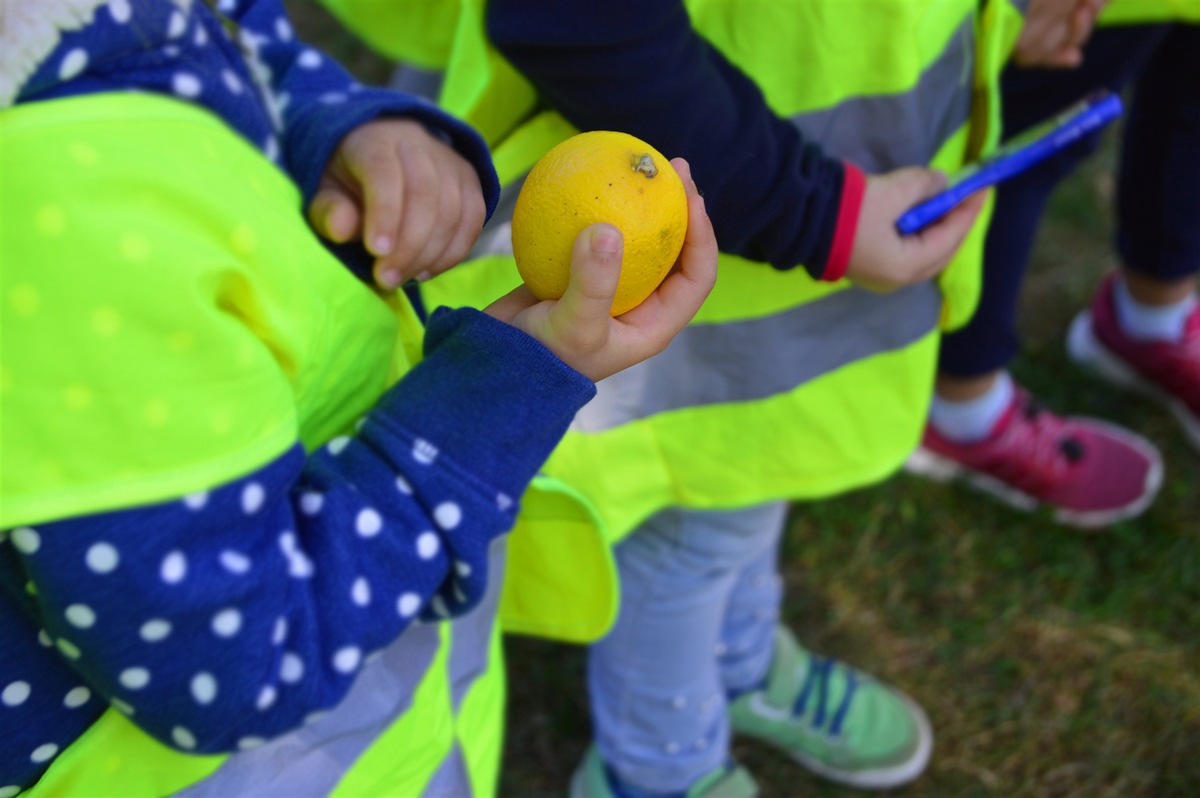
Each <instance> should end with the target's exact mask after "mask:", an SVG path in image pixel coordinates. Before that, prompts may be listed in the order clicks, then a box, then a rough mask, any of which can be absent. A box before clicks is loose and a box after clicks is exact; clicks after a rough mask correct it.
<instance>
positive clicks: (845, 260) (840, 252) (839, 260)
mask: <svg viewBox="0 0 1200 798" xmlns="http://www.w3.org/2000/svg"><path fill="white" fill-rule="evenodd" d="M845 168H846V177H845V180H844V181H843V183H842V201H841V202H840V203H839V204H838V221H837V227H836V228H835V229H834V231H833V246H832V247H830V248H829V261H828V262H827V263H826V264H825V271H824V273H822V274H821V279H822V280H825V281H827V282H831V283H832V282H835V281H837V280H840V279H842V277H843V276H845V274H846V267H847V266H849V265H850V250H851V249H853V248H854V234H855V233H856V232H857V231H858V216H859V213H860V212H861V211H862V200H863V194H865V193H866V191H867V178H866V176H865V175H864V174H863V173H862V170H861V169H859V168H858V167H857V166H855V165H854V164H852V163H848V162H847V163H845Z"/></svg>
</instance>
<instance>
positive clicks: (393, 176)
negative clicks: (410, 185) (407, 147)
mask: <svg viewBox="0 0 1200 798" xmlns="http://www.w3.org/2000/svg"><path fill="white" fill-rule="evenodd" d="M350 166H351V169H352V170H353V172H354V176H355V177H356V178H357V179H358V182H359V185H360V186H361V187H362V189H361V190H362V195H363V198H362V205H363V209H362V215H363V245H364V246H365V247H366V248H367V251H368V252H370V253H371V254H372V255H374V256H375V257H377V258H382V257H386V256H387V255H389V254H391V252H392V250H393V249H394V248H395V246H396V237H397V227H398V226H399V222H400V214H401V213H402V212H403V211H404V190H405V179H404V178H405V175H404V172H403V170H402V169H401V168H400V162H399V161H398V160H397V159H396V157H395V156H394V154H392V153H391V152H389V151H388V150H387V148H385V147H376V148H374V150H373V151H372V152H371V153H370V154H368V155H366V156H364V157H363V158H361V159H356V160H355V161H354V162H353V163H352V164H350Z"/></svg>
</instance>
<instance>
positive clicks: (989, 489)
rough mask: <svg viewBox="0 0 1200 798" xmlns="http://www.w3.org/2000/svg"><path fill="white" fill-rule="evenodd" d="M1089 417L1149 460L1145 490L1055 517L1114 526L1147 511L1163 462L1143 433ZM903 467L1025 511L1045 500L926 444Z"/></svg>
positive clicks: (1080, 524)
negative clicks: (1113, 503) (1120, 501)
mask: <svg viewBox="0 0 1200 798" xmlns="http://www.w3.org/2000/svg"><path fill="white" fill-rule="evenodd" d="M1086 420H1087V422H1088V423H1089V424H1093V425H1095V426H1097V427H1099V428H1101V429H1103V430H1105V431H1106V432H1107V433H1108V434H1109V435H1111V436H1112V437H1114V438H1117V439H1118V440H1120V441H1122V442H1123V443H1125V444H1126V445H1127V446H1129V447H1131V448H1133V449H1136V450H1137V451H1138V452H1139V453H1140V454H1141V455H1142V456H1143V457H1145V458H1146V459H1147V460H1149V461H1150V469H1149V470H1148V471H1147V472H1146V479H1145V481H1144V482H1143V483H1142V493H1141V495H1139V496H1138V498H1137V499H1135V500H1134V501H1132V502H1130V503H1129V504H1126V505H1123V506H1121V507H1114V508H1112V509H1109V510H1068V509H1066V508H1063V507H1057V508H1055V510H1054V515H1053V518H1054V520H1055V521H1056V522H1057V523H1059V524H1062V525H1063V526H1070V527H1076V528H1078V529H1099V528H1101V527H1106V526H1111V525H1112V524H1115V523H1116V522H1118V521H1124V520H1126V519H1128V518H1134V517H1136V516H1138V515H1141V514H1142V513H1143V512H1145V511H1146V508H1148V507H1149V506H1150V505H1151V504H1152V503H1153V502H1154V497H1155V496H1156V495H1157V494H1158V490H1159V488H1161V487H1162V481H1163V464H1162V456H1161V455H1160V454H1159V452H1158V450H1157V449H1155V448H1154V447H1153V446H1151V445H1150V444H1148V443H1147V442H1146V441H1145V440H1144V439H1142V438H1141V437H1139V436H1136V435H1133V434H1132V433H1129V432H1127V431H1125V430H1123V429H1121V428H1120V427H1117V426H1114V425H1112V424H1109V423H1107V422H1104V421H1101V420H1099V419H1095V418H1086ZM904 468H905V470H906V471H908V472H909V473H911V474H917V475H918V476H923V477H926V478H928V479H932V480H933V481H934V482H941V483H948V482H955V481H961V482H964V483H965V484H967V485H970V486H971V487H973V488H975V489H977V490H979V491H982V492H984V493H987V494H990V495H991V496H994V497H995V498H997V499H999V500H1000V501H1002V502H1004V503H1005V504H1007V505H1008V506H1009V507H1012V508H1014V509H1017V510H1021V511H1023V512H1033V511H1034V510H1036V509H1037V508H1038V507H1040V506H1041V505H1042V504H1043V502H1041V501H1040V500H1039V499H1038V498H1037V497H1036V496H1031V495H1029V494H1028V493H1025V492H1024V491H1022V490H1018V489H1016V488H1014V487H1013V486H1012V485H1009V484H1008V483H1006V482H1002V481H1001V480H999V479H996V478H995V477H993V476H991V475H990V474H985V473H984V472H982V471H976V470H975V469H973V468H968V467H967V466H964V465H962V464H961V463H957V462H955V461H954V460H951V459H949V458H947V457H942V456H941V455H939V454H936V453H934V452H931V451H929V450H928V449H925V448H919V449H917V450H916V451H915V452H913V453H912V454H911V455H910V456H909V458H908V461H907V462H906V463H905V464H904Z"/></svg>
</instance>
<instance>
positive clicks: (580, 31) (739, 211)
mask: <svg viewBox="0 0 1200 798" xmlns="http://www.w3.org/2000/svg"><path fill="white" fill-rule="evenodd" d="M487 29H488V34H489V37H490V38H491V40H492V41H493V43H494V44H495V45H496V47H497V48H498V49H499V50H500V51H501V52H502V53H503V54H504V56H506V57H507V58H508V59H509V60H510V61H511V62H512V63H513V65H514V66H516V67H517V69H519V70H520V71H521V72H522V73H523V74H524V75H525V76H526V77H527V78H528V79H529V80H530V82H531V83H533V85H534V86H535V87H536V88H537V90H538V91H539V92H540V93H541V94H542V96H543V97H544V98H545V99H546V101H547V102H548V103H549V105H550V106H551V107H553V108H555V109H556V110H558V111H559V112H560V113H562V115H563V116H564V117H566V118H567V119H568V120H569V121H570V122H571V123H572V124H574V125H575V126H576V127H579V128H581V129H583V130H597V129H600V130H622V131H625V132H627V133H631V134H633V135H635V136H638V137H639V138H642V139H644V140H645V141H647V142H649V143H650V144H651V145H653V146H654V147H656V148H657V149H659V150H660V151H661V152H663V153H664V154H665V155H667V156H668V157H675V156H682V157H683V158H686V159H687V160H688V163H689V164H690V165H691V168H692V175H693V177H694V178H695V180H696V185H697V186H699V187H700V190H701V191H702V193H703V194H704V197H705V202H706V205H707V208H708V213H709V216H710V217H711V218H712V220H713V225H714V227H715V229H716V233H717V240H718V241H720V242H721V249H722V251H725V252H729V253H733V254H736V255H741V256H743V257H747V258H750V259H753V260H758V261H764V262H767V263H770V264H771V265H772V266H774V267H776V268H778V269H791V268H793V267H795V266H797V265H799V264H803V265H804V266H805V267H806V268H807V269H808V270H809V272H810V273H812V274H813V275H814V276H818V277H819V276H820V275H821V274H822V273H823V271H824V267H825V263H826V261H827V260H828V259H829V254H830V250H831V247H832V244H833V239H834V232H835V230H836V228H837V223H838V213H839V204H840V198H841V190H842V182H843V177H844V171H843V167H842V164H841V162H840V161H838V160H836V159H833V158H830V157H828V156H826V155H825V154H824V153H823V152H822V151H821V150H820V149H819V148H818V147H817V146H816V145H815V144H813V143H810V142H807V141H805V139H804V138H803V137H802V136H801V134H800V132H799V131H798V130H797V129H796V127H795V126H794V125H793V124H792V123H791V122H789V121H787V120H784V119H781V118H779V117H778V116H776V115H775V114H774V113H773V112H772V111H771V110H770V108H769V107H768V106H767V104H766V101H765V100H764V98H763V96H762V92H761V91H760V90H759V88H758V87H757V86H756V85H755V84H754V82H753V81H751V80H750V79H749V78H748V77H747V76H746V75H745V74H744V73H742V72H741V71H740V70H738V69H737V67H735V66H734V65H733V64H731V63H730V62H729V61H728V60H727V59H726V58H725V57H724V56H722V55H721V53H719V52H718V51H717V50H716V49H714V48H713V47H712V45H710V44H709V43H708V42H707V41H705V40H704V39H703V38H701V37H700V36H699V35H698V34H697V33H696V32H695V30H693V28H692V25H691V20H690V19H689V17H688V14H687V11H686V9H685V8H684V4H683V2H682V0H605V2H603V3H544V2H539V0H491V1H490V2H489V3H488V7H487ZM854 212H855V213H857V208H855V209H854Z"/></svg>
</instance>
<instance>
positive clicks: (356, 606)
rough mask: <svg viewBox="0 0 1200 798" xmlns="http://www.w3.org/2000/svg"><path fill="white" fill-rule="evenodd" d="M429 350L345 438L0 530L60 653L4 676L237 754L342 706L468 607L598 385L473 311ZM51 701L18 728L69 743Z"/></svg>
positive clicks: (8, 579)
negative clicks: (527, 493) (147, 499)
mask: <svg viewBox="0 0 1200 798" xmlns="http://www.w3.org/2000/svg"><path fill="white" fill-rule="evenodd" d="M426 348H427V353H426V357H425V359H424V360H422V361H421V362H420V363H419V364H418V365H417V366H416V367H415V368H414V369H413V370H412V371H411V372H410V373H409V374H408V375H407V376H406V377H405V378H404V379H402V380H401V381H400V382H399V383H397V385H395V386H394V387H393V388H392V389H391V390H390V391H389V392H388V393H387V394H385V395H384V396H383V397H382V398H381V400H380V402H379V403H377V405H376V406H375V408H374V409H373V410H372V411H371V412H370V413H368V414H367V416H366V417H365V418H364V419H363V420H362V421H361V423H360V424H359V425H358V429H357V431H356V432H355V433H354V434H352V435H348V436H345V437H341V438H336V439H334V440H331V441H329V442H328V443H327V444H326V445H324V446H323V447H321V448H320V449H319V450H317V451H315V452H313V453H311V454H308V455H306V453H305V452H304V451H303V449H302V448H301V447H300V446H299V445H297V446H296V447H294V448H293V449H292V450H291V451H289V452H287V453H285V454H284V455H283V456H281V457H280V458H278V459H277V460H275V461H273V462H271V463H269V464H268V465H267V466H265V467H264V468H262V469H260V470H259V471H258V472H256V473H254V474H251V475H248V476H245V477H242V478H239V479H237V480H234V481H231V482H229V483H227V484H224V485H220V486H216V487H214V488H212V489H211V490H208V491H203V492H200V493H196V494H193V495H190V496H186V497H181V498H180V499H178V500H176V501H171V502H166V503H162V504H159V505H155V506H150V507H141V508H135V509H127V510H122V511H117V512H111V513H103V514H98V515H93V516H87V517H81V518H73V519H65V520H57V521H52V522H48V523H44V524H38V525H34V526H30V527H23V528H19V529H14V530H10V531H8V532H7V533H5V534H4V535H3V536H0V561H5V558H7V562H8V565H7V567H6V568H3V569H0V579H3V581H4V583H5V587H7V588H8V591H7V593H6V595H7V596H8V599H9V602H12V601H13V600H15V599H14V597H19V596H21V595H23V594H22V591H23V590H24V589H25V584H26V582H28V583H30V584H32V585H33V586H35V590H34V592H32V593H29V594H28V595H27V597H26V598H25V600H24V601H23V603H24V604H25V608H26V613H27V614H28V613H32V615H33V618H32V620H33V622H34V623H36V624H37V625H39V626H40V627H42V628H43V629H44V632H45V636H46V642H47V644H50V643H51V642H52V643H53V645H54V647H55V648H56V649H57V654H58V655H57V656H56V655H55V654H54V652H52V651H51V650H50V649H49V648H45V647H40V646H32V645H28V644H26V645H23V646H21V647H19V648H18V649H17V653H18V654H19V655H20V656H16V657H12V658H10V657H9V656H8V655H6V656H5V659H4V664H3V666H0V679H9V678H11V679H12V680H25V681H27V684H28V686H29V692H30V693H36V694H37V695H38V696H48V695H51V694H57V693H64V692H65V691H66V690H69V689H74V687H76V686H79V685H80V684H85V685H86V686H87V688H88V690H89V691H95V692H96V693H97V694H98V695H99V696H100V697H102V698H103V700H104V701H106V702H108V703H110V704H112V705H113V706H115V707H117V708H118V709H119V710H121V711H122V712H124V713H125V714H126V715H128V716H129V717H130V718H131V720H133V721H134V722H135V723H137V724H138V725H139V726H141V727H142V728H143V729H145V730H146V731H147V732H149V733H151V734H153V735H154V736H155V737H156V738H158V739H160V740H162V741H163V742H165V743H167V744H169V745H172V746H175V747H176V748H179V749H182V750H186V751H194V752H215V751H232V750H237V749H238V748H244V747H246V746H252V745H255V744H256V743H258V742H259V741H261V740H263V739H267V738H270V737H273V736H276V735H278V734H281V733H283V732H285V731H287V730H289V729H292V728H294V727H296V726H298V725H300V724H301V723H303V722H304V720H305V718H306V717H307V716H309V715H310V714H311V713H313V712H314V711H317V710H320V709H323V708H328V707H331V706H333V705H334V704H336V703H337V702H338V701H339V700H340V699H341V698H342V696H343V695H345V693H346V691H347V690H348V689H349V688H350V685H351V684H352V682H353V680H354V677H355V675H356V674H357V673H358V671H359V668H360V666H361V664H362V662H363V660H364V658H365V657H367V656H369V655H370V654H371V653H372V652H374V651H377V650H379V649H381V648H383V647H384V646H386V645H388V644H389V643H390V642H392V641H393V640H395V639H396V638H397V637H398V636H399V635H400V634H401V633H402V632H403V631H404V629H405V628H407V627H408V625H409V624H411V623H412V622H413V621H414V620H415V619H418V618H425V619H427V620H436V619H442V618H448V617H452V616H454V615H458V614H461V613H463V612H467V611H469V610H470V609H471V608H472V607H473V606H474V605H475V604H476V603H477V602H478V600H479V598H480V597H481V596H482V594H483V593H484V591H485V589H486V587H487V585H486V574H487V562H486V556H487V550H488V545H489V543H490V542H491V541H492V540H493V539H495V537H496V536H497V535H500V534H502V533H504V532H505V531H507V530H508V529H510V528H511V527H512V524H513V523H514V518H515V514H516V512H517V504H518V501H517V500H518V498H519V497H520V495H521V493H522V492H523V491H524V489H525V487H526V485H527V484H528V482H529V480H530V479H531V478H532V477H533V475H534V474H535V472H536V471H537V469H538V468H539V467H540V465H541V463H542V462H543V461H544V460H545V458H546V457H547V456H548V455H549V453H550V451H551V450H552V448H553V447H554V446H555V445H556V443H557V442H558V440H559V439H560V438H561V436H562V435H563V433H564V432H565V431H566V428H567V425H568V424H569V423H570V420H571V418H572V417H573V416H574V414H575V412H576V411H577V410H578V409H579V408H580V407H581V406H582V405H583V404H584V403H586V402H587V401H588V399H590V398H591V396H592V395H593V394H594V391H595V387H594V385H593V384H592V382H591V381H590V380H588V379H587V378H585V377H583V376H582V375H580V374H578V373H577V372H575V371H574V370H572V369H570V368H569V367H568V366H566V365H565V364H564V363H562V361H560V360H559V359H558V358H556V357H555V356H554V355H553V354H552V353H551V352H550V351H549V350H547V349H546V348H545V347H544V346H542V345H541V344H540V343H538V342H537V341H535V340H534V339H532V338H530V337H529V336H527V335H525V334H524V333H523V332H521V331H519V330H517V329H516V328H513V327H511V326H509V325H506V324H503V323H502V322H499V321H496V320H495V319H492V318H491V317H489V316H487V315H485V314H483V313H480V312H479V311H475V310H470V309H460V310H454V311H448V310H444V309H443V310H440V311H439V312H437V313H435V314H434V316H433V317H432V318H431V320H430V327H429V334H428V338H427V344H426ZM14 563H15V566H14ZM20 614H21V613H17V612H12V613H10V612H9V611H8V605H7V604H6V605H5V612H4V613H3V614H0V626H6V627H11V628H8V629H6V630H5V632H4V638H5V639H7V637H10V636H11V637H14V638H15V639H21V638H22V636H24V637H26V638H28V637H30V636H31V635H32V634H33V631H32V628H30V627H29V626H28V623H26V624H25V625H24V626H23V627H21V628H15V627H13V624H14V623H15V622H16V621H17V618H16V617H15V616H16V615H20ZM30 657H34V658H35V659H36V658H38V657H40V658H41V659H42V660H45V662H41V661H40V660H39V661H34V662H26V661H25V660H26V659H29V658H30ZM64 662H65V663H66V664H67V665H69V670H66V671H65V670H64V669H63V667H62V665H63V663H64ZM10 670H11V671H12V673H11V674H10ZM43 672H44V673H45V674H46V679H42V677H41V676H40V675H39V674H40V673H43ZM20 674H25V675H24V676H22V675H20ZM72 674H76V675H75V676H73V675H72ZM80 677H81V678H80ZM39 680H40V681H39ZM18 692H22V693H24V692H25V691H24V688H21V689H20V690H19V691H18ZM14 695H15V693H14ZM89 695H90V693H89ZM60 705H61V701H58V702H57V703H56V702H54V701H51V702H49V704H47V703H46V702H44V701H43V702H41V703H37V702H32V701H30V702H28V703H27V705H26V710H27V711H28V712H29V713H35V712H37V713H42V714H41V715H39V716H37V717H34V716H33V714H30V715H28V716H26V717H23V718H17V717H16V715H13V716H11V717H12V718H15V719H16V722H18V723H19V724H20V725H22V726H29V727H30V728H34V729H37V731H38V734H40V735H42V736H47V735H57V736H58V737H59V738H69V737H70V734H69V730H70V729H76V728H78V727H79V724H78V717H79V715H80V714H82V713H74V714H72V713H69V712H67V711H66V709H65V708H64V707H62V706H60ZM50 710H53V714H52V715H51V717H46V716H45V713H47V712H49V711H50ZM6 720H8V718H6ZM72 723H74V724H75V725H73V726H72V725H70V724H72ZM48 739H49V737H48ZM63 742H64V745H63V746H62V747H65V742H69V739H66V740H64V741H63ZM19 758H20V757H18V759H19ZM0 759H3V758H0ZM47 763H48V760H43V761H42V762H41V764H42V765H43V766H44V765H45V764H47ZM9 764H11V763H9ZM0 775H6V774H0Z"/></svg>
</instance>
